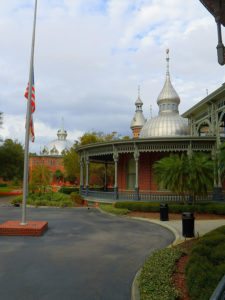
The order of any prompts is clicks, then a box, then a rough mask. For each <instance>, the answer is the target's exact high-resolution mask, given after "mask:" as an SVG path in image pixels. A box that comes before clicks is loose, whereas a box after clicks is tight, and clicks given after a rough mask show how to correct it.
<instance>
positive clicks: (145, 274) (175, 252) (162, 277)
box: [139, 248, 182, 300]
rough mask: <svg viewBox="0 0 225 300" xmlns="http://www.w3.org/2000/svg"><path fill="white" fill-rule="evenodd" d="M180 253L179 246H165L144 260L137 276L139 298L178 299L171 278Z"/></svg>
mask: <svg viewBox="0 0 225 300" xmlns="http://www.w3.org/2000/svg"><path fill="white" fill-rule="evenodd" d="M181 255H182V252H181V250H180V249H179V248H165V249H162V250H158V251H156V252H154V253H153V254H152V255H151V256H150V257H149V258H148V259H147V260H146V262H145V264H144V266H143V268H142V270H141V274H140V277H139V288H140V294H141V300H159V299H160V300H173V299H174V300H175V299H178V297H179V292H178V291H177V290H176V289H175V288H174V286H173V284H172V280H171V278H172V274H173V272H174V268H175V263H176V261H177V260H178V259H179V258H180V257H181Z"/></svg>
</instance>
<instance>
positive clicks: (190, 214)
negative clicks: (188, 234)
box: [182, 212, 194, 218]
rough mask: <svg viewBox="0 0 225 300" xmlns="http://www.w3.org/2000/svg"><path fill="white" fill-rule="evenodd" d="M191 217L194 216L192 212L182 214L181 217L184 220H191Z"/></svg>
mask: <svg viewBox="0 0 225 300" xmlns="http://www.w3.org/2000/svg"><path fill="white" fill-rule="evenodd" d="M193 216H194V213H193V212H183V213H182V217H185V218H193Z"/></svg>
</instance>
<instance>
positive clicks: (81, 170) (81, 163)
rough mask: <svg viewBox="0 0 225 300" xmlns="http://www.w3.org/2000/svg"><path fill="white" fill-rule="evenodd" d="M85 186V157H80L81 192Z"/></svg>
mask: <svg viewBox="0 0 225 300" xmlns="http://www.w3.org/2000/svg"><path fill="white" fill-rule="evenodd" d="M83 187H84V161H83V158H81V159H80V194H81V193H82V190H83Z"/></svg>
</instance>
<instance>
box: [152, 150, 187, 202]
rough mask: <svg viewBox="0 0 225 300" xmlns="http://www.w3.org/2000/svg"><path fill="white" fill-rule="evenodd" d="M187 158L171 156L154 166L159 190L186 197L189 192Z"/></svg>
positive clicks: (184, 156)
mask: <svg viewBox="0 0 225 300" xmlns="http://www.w3.org/2000/svg"><path fill="white" fill-rule="evenodd" d="M187 164H188V160H187V156H186V155H184V154H182V155H181V156H179V155H177V154H176V155H175V154H171V155H170V156H168V157H164V158H162V159H160V160H159V161H157V162H155V164H154V165H153V171H154V176H155V179H156V182H157V184H158V186H159V188H163V189H167V190H170V191H171V192H175V193H177V194H179V195H182V196H183V198H184V196H185V192H186V191H187V190H188V185H187V182H188V168H187Z"/></svg>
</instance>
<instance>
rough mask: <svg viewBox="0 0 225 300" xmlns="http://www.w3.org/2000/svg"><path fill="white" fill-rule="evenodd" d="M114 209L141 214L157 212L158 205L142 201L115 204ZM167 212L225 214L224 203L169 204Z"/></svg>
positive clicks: (158, 209)
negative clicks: (139, 212)
mask: <svg viewBox="0 0 225 300" xmlns="http://www.w3.org/2000/svg"><path fill="white" fill-rule="evenodd" d="M115 207H116V208H126V209H128V210H130V211H142V212H159V211H160V203H158V202H142V201H124V202H116V203H115ZM168 207H169V212H171V213H182V212H185V211H190V212H196V213H213V214H218V215H224V214H225V204H224V203H210V202H208V203H199V204H192V205H188V204H183V203H169V204H168Z"/></svg>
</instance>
